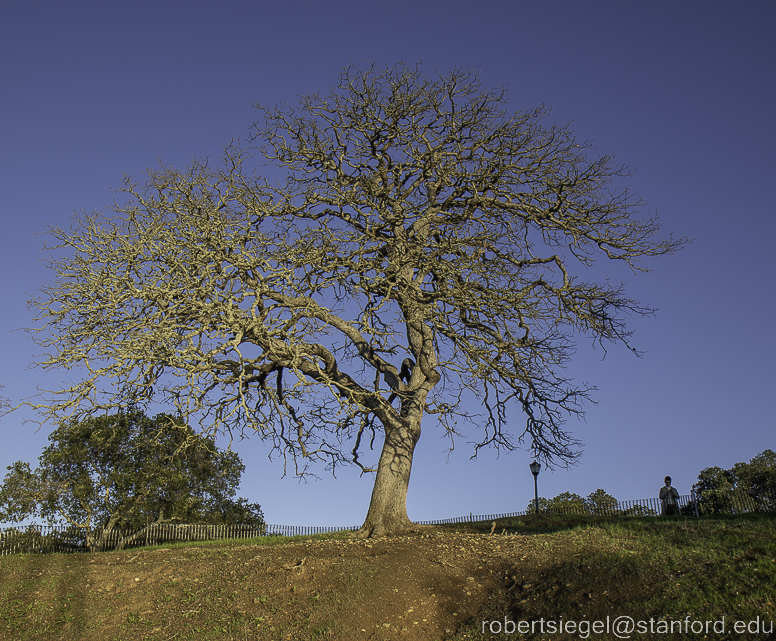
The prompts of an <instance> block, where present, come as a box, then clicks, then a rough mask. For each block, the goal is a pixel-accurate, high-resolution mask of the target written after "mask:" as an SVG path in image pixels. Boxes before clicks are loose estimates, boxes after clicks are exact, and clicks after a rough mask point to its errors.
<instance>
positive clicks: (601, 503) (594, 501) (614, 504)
mask: <svg viewBox="0 0 776 641" xmlns="http://www.w3.org/2000/svg"><path fill="white" fill-rule="evenodd" d="M618 505H619V503H618V501H617V499H616V498H614V497H613V496H612V495H610V494H607V493H606V492H605V491H604V490H601V489H598V490H596V491H595V492H592V493H591V494H588V495H587V497H586V498H582V497H581V496H580V495H579V494H575V493H573V492H562V493H561V494H558V495H557V496H556V497H554V498H552V499H546V498H544V497H539V511H540V512H546V513H550V514H607V515H608V514H615V513H619V510H618ZM533 510H534V502H533V501H531V502H530V503H529V505H528V507H527V508H526V511H533Z"/></svg>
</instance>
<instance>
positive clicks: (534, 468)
mask: <svg viewBox="0 0 776 641" xmlns="http://www.w3.org/2000/svg"><path fill="white" fill-rule="evenodd" d="M528 467H530V468H531V474H533V477H534V508H535V510H536V515H537V516H538V515H539V483H538V481H537V478H538V476H539V470H541V469H542V466H541V465H539V464H538V463H537V462H536V461H534V462H533V463H531V464H530V465H529V466H528Z"/></svg>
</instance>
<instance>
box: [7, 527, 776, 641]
mask: <svg viewBox="0 0 776 641" xmlns="http://www.w3.org/2000/svg"><path fill="white" fill-rule="evenodd" d="M775 525H776V519H774V517H773V516H765V515H749V516H739V517H701V518H692V517H672V518H667V519H660V518H632V519H623V518H620V519H617V518H594V517H587V518H585V517H566V518H563V517H551V518H538V519H535V518H530V517H523V518H521V519H505V520H502V521H500V522H498V523H496V525H495V527H494V526H493V524H492V523H481V524H472V525H467V526H455V527H447V526H436V527H428V528H426V529H424V530H423V531H422V532H421V533H416V534H411V535H407V536H396V537H386V538H382V539H376V540H367V541H362V540H355V539H352V538H350V537H349V536H348V535H347V534H344V533H343V534H334V535H319V536H315V537H295V538H293V539H280V538H275V539H257V540H252V541H247V542H246V541H245V540H242V541H217V542H208V543H194V544H185V545H184V544H181V545H174V546H173V545H171V546H166V547H156V548H142V549H135V550H131V551H124V552H106V553H101V554H93V555H89V554H69V555H66V554H51V555H18V556H6V557H0V638H2V639H8V640H14V641H17V640H19V641H23V640H26V639H29V640H33V639H34V640H36V641H38V640H40V641H48V640H52V641H53V640H55V639H56V640H66V641H72V640H75V639H86V640H90V641H92V640H94V641H97V640H99V641H105V640H107V639H110V640H116V641H119V640H130V639H133V640H134V639H149V640H150V639H154V640H159V641H162V640H164V641H167V640H172V639H181V640H183V639H191V640H197V641H199V640H201V639H212V640H213V641H226V640H240V641H249V640H293V641H297V640H298V641H308V640H315V639H359V640H364V641H377V640H385V641H389V640H394V639H397V640H398V639H406V640H423V641H435V640H443V639H444V640H448V641H450V640H456V641H464V640H475V639H518V638H523V639H553V640H561V639H583V638H590V639H614V638H617V637H616V636H615V634H614V631H613V628H612V626H613V625H614V624H615V620H617V617H623V616H627V617H631V618H632V619H633V624H634V625H636V626H638V625H639V624H640V623H639V622H643V623H641V625H642V626H646V628H644V629H643V630H642V631H639V629H638V628H636V629H635V630H632V631H631V633H630V638H631V639H682V638H688V639H703V638H704V637H705V638H709V639H739V638H746V639H766V638H776V633H773V634H772V633H769V632H764V631H763V630H766V631H767V630H770V627H771V625H772V624H771V621H776V535H775V534H774V532H775V529H774V526H775ZM607 617H608V622H609V625H610V629H609V632H608V633H607V632H606V628H605V626H606V622H607ZM723 618H724V632H723V631H722V623H721V622H722V621H723ZM595 621H600V622H601V624H600V626H602V631H601V632H599V629H597V628H596V627H594V626H595V625H596V624H595V623H594V622H595ZM739 621H740V622H743V625H744V627H747V626H748V627H749V631H744V632H740V631H737V630H736V628H735V626H736V625H737V622H739ZM483 622H485V623H483ZM521 622H522V623H521ZM707 622H708V623H707ZM625 623H627V620H625V619H619V620H617V625H624V624H625ZM553 624H554V626H555V627H554V628H552V627H551V626H552V625H553ZM672 624H673V626H674V628H673V632H671V628H670V626H671V625H672ZM510 625H514V632H512V630H513V628H511V627H510ZM518 625H521V626H522V629H523V630H524V633H522V634H521V633H520V631H519V629H518ZM531 625H533V633H532V632H531V631H530V626H531ZM715 625H716V628H715V627H714V626H715ZM738 625H739V628H738V630H740V624H738ZM677 626H679V627H677ZM693 626H694V627H693ZM699 626H700V627H701V628H704V626H707V627H706V629H704V630H703V631H701V632H698V629H699ZM755 626H757V627H758V628H759V631H757V630H756V629H755ZM526 629H527V631H525V630H526ZM774 629H775V630H776V628H774ZM542 630H543V631H542ZM559 630H560V631H559ZM507 633H509V634H507ZM619 633H620V634H621V636H624V635H625V634H626V633H627V630H626V629H622V628H621V629H620V631H619Z"/></svg>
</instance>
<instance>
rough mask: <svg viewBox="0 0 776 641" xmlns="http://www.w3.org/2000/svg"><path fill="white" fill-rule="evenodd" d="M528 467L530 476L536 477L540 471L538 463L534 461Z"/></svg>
mask: <svg viewBox="0 0 776 641" xmlns="http://www.w3.org/2000/svg"><path fill="white" fill-rule="evenodd" d="M528 467H530V468H531V474H533V475H534V476H538V475H539V470H541V469H542V466H541V465H539V463H537V462H536V461H534V462H533V463H531V464H530V465H529V466H528Z"/></svg>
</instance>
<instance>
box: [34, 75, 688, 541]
mask: <svg viewBox="0 0 776 641" xmlns="http://www.w3.org/2000/svg"><path fill="white" fill-rule="evenodd" d="M257 109H258V113H259V119H258V120H257V121H256V123H254V125H253V127H252V130H251V136H250V140H249V142H248V143H247V144H238V143H232V144H231V145H229V146H228V147H227V148H226V149H225V153H224V159H223V163H222V164H220V165H219V166H217V167H213V166H211V163H209V162H206V161H202V160H198V161H195V162H194V163H193V164H192V166H191V167H190V168H188V169H185V170H178V169H175V168H172V167H166V166H162V168H160V169H158V170H151V171H149V175H148V178H147V180H146V181H144V182H137V181H134V180H132V179H130V178H127V179H126V181H125V183H124V187H123V195H122V196H121V199H120V201H117V202H116V203H115V205H114V207H113V211H112V212H111V213H110V214H108V215H103V214H100V213H87V214H83V215H81V216H78V217H76V218H75V220H74V224H73V228H72V229H71V230H70V231H65V230H62V229H56V228H55V229H51V230H50V231H51V234H52V235H53V237H54V238H55V239H56V241H57V244H56V247H57V248H58V249H60V250H62V251H63V252H64V256H61V257H58V258H54V259H52V261H51V263H50V266H51V268H52V269H53V271H54V272H55V274H56V279H55V281H54V282H53V283H52V284H51V285H50V286H48V287H47V288H45V289H43V290H42V295H41V296H39V297H38V298H37V299H36V300H35V301H33V305H34V307H36V308H37V310H38V312H39V315H38V317H37V320H38V321H42V322H43V324H42V325H41V326H39V327H36V328H35V330H34V331H35V332H37V339H38V341H39V343H40V344H41V345H42V346H43V347H44V348H45V349H46V350H47V352H46V355H45V356H44V357H43V358H42V359H41V365H42V366H44V367H46V368H60V367H67V368H73V367H76V366H80V367H83V368H86V369H87V370H88V372H89V373H88V375H87V376H85V378H84V379H83V380H81V381H79V382H76V383H75V384H73V385H72V386H70V387H68V388H67V389H64V390H63V391H61V392H59V393H53V394H51V395H49V396H47V397H46V398H45V399H44V401H42V402H41V403H36V404H35V406H36V407H38V408H41V409H43V410H45V411H46V412H47V414H46V415H47V416H61V415H68V416H76V417H78V416H81V415H85V414H90V413H93V412H96V411H101V410H112V409H113V408H115V407H120V406H122V404H127V403H136V404H141V405H142V404H143V403H148V402H150V401H151V400H152V399H157V398H160V397H161V399H163V401H164V402H168V403H172V404H174V406H175V408H176V410H177V412H179V413H180V414H181V415H182V416H184V417H189V416H193V415H198V416H201V417H203V419H202V420H203V423H206V424H208V425H211V426H212V429H213V430H217V429H224V430H229V431H238V432H245V433H253V434H256V435H258V436H259V437H260V438H262V439H266V440H267V441H269V442H271V443H272V448H273V452H274V453H281V454H282V455H283V456H284V457H285V458H286V461H288V462H289V463H290V464H292V465H293V466H294V468H293V469H294V471H295V472H296V473H299V474H304V473H306V472H307V469H308V467H307V466H308V464H309V463H314V462H324V463H326V464H328V466H330V467H335V466H337V465H339V464H342V463H353V464H355V465H358V466H360V467H361V469H362V470H363V471H376V473H377V474H376V478H375V485H374V489H373V494H372V501H371V504H370V509H369V513H368V515H367V518H366V520H365V523H364V526H363V528H362V531H361V534H362V535H364V536H369V535H379V534H384V533H387V532H395V531H401V530H403V529H407V528H410V527H412V524H411V522H410V521H409V519H408V517H407V513H406V493H407V487H408V483H409V478H410V470H411V464H412V454H413V451H414V448H415V444H416V443H417V441H418V439H419V438H420V433H421V421H422V419H423V418H424V417H426V420H427V421H428V420H429V419H430V420H432V421H434V422H435V424H436V425H438V426H439V427H440V429H442V430H444V433H445V434H447V435H448V436H449V437H450V438H451V439H453V438H454V437H456V436H457V435H459V434H461V433H462V431H461V430H462V425H464V424H465V423H467V422H468V423H470V424H472V425H474V426H475V427H476V428H477V429H478V430H481V431H480V433H479V434H478V436H477V441H476V449H475V454H476V451H477V450H478V449H479V448H480V447H483V446H496V447H499V448H506V449H514V448H516V447H520V446H525V447H527V448H530V450H531V451H532V453H533V456H534V457H535V458H537V459H538V460H542V461H544V462H545V464H548V465H552V464H568V463H570V462H573V461H574V459H575V457H576V456H577V454H578V446H579V443H578V442H577V441H576V439H575V438H573V437H572V436H571V435H570V434H569V432H568V431H567V430H566V429H565V425H564V421H565V420H566V419H567V418H568V417H569V416H578V415H580V414H581V413H582V412H583V405H584V402H585V401H586V400H587V399H588V398H589V393H590V391H591V389H592V388H591V387H589V386H587V385H579V384H575V383H574V382H573V381H571V380H568V379H567V378H566V377H565V376H564V371H563V368H564V366H565V364H566V363H567V361H568V359H569V357H570V355H571V354H572V352H573V348H574V344H575V341H574V337H575V336H576V335H587V336H590V337H592V338H593V339H594V340H596V341H598V342H599V343H600V344H601V345H604V344H606V343H624V344H626V345H628V346H629V347H630V345H629V343H628V339H629V331H628V329H627V326H626V323H625V316H626V315H627V314H629V313H635V314H649V313H651V312H652V310H651V309H650V308H648V307H645V306H643V305H641V304H639V303H637V302H636V301H633V300H631V299H629V298H628V297H627V296H626V295H625V293H624V286H623V285H622V284H619V285H618V284H611V283H609V282H608V281H607V282H594V281H593V280H588V279H586V278H585V275H586V274H585V269H586V268H587V267H590V266H592V265H593V264H594V263H595V261H596V259H597V258H599V257H603V258H607V259H611V260H613V261H617V262H618V263H623V264H625V265H627V266H628V267H630V268H631V269H632V270H634V271H643V270H646V269H647V267H646V265H645V264H644V262H643V261H644V260H645V259H649V258H652V257H656V256H661V255H664V254H670V253H671V252H673V251H675V250H677V249H679V248H680V247H681V245H682V244H683V242H684V241H683V240H681V239H680V240H676V239H673V238H670V237H669V238H667V239H661V238H659V237H658V236H657V234H658V231H659V226H658V223H657V220H656V218H655V217H654V216H652V215H648V214H644V213H643V212H642V210H643V205H642V203H641V202H640V201H639V200H638V199H635V198H634V197H633V196H632V195H631V194H630V193H629V192H628V190H627V189H626V188H624V187H621V186H620V178H621V177H623V176H625V175H627V171H626V170H625V168H623V167H622V166H620V165H619V164H617V163H616V162H615V161H614V159H613V158H612V157H611V156H607V155H597V154H595V152H594V151H593V146H592V145H591V144H590V143H587V142H584V141H580V140H578V139H576V138H575V137H574V134H573V132H572V130H571V129H570V128H569V127H568V126H556V125H552V124H546V123H545V116H546V113H547V112H546V110H544V109H543V108H536V109H529V110H526V111H518V112H515V113H510V112H508V111H507V107H506V92H505V90H503V89H498V90H488V89H486V88H484V87H483V86H482V85H481V84H480V82H479V81H478V79H477V77H476V75H475V74H472V73H469V72H465V71H461V70H455V71H452V72H451V73H449V74H447V75H440V76H439V77H436V78H429V77H426V76H425V75H424V73H423V70H422V68H419V67H415V68H413V67H408V66H405V65H397V66H395V67H388V68H385V69H378V68H375V67H372V68H368V69H357V68H348V69H345V70H344V72H343V74H342V76H341V77H340V80H339V83H338V84H337V85H336V86H335V87H334V88H333V89H332V91H331V93H330V94H329V95H326V96H321V95H318V94H312V95H306V96H302V97H301V98H300V100H299V104H298V106H295V107H292V106H288V105H280V106H277V107H266V106H261V105H257ZM253 157H258V160H259V161H260V162H259V163H254V162H253V160H252V158H253ZM262 163H263V164H264V165H272V166H274V168H275V169H278V168H279V169H280V170H281V171H282V172H284V178H283V179H282V180H281V181H279V182H277V183H273V182H270V181H269V180H268V177H269V176H271V175H273V174H271V173H270V171H274V170H269V169H267V170H266V173H265V174H264V175H263V176H262V175H261V174H257V171H262V166H263V165H262ZM252 168H253V169H252ZM575 272H579V274H577V275H575ZM477 407H479V408H481V411H477V410H476V409H474V408H477ZM520 413H522V415H523V417H524V422H523V424H522V426H520V425H519V423H517V422H516V421H515V420H514V417H515V416H517V415H519V414H520ZM507 417H510V419H509V420H508V419H507ZM381 441H382V444H381V445H382V450H381V453H380V455H379V459H378V461H377V465H374V462H373V461H371V460H365V456H367V454H366V448H371V447H372V446H373V445H374V443H375V442H377V443H378V445H379V444H380V442H381Z"/></svg>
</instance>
